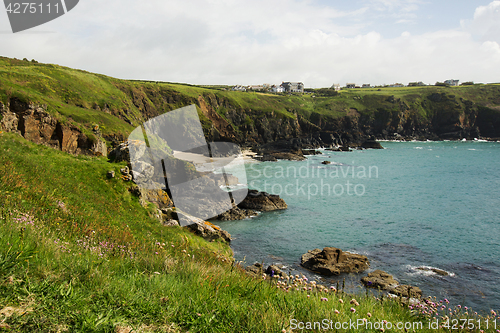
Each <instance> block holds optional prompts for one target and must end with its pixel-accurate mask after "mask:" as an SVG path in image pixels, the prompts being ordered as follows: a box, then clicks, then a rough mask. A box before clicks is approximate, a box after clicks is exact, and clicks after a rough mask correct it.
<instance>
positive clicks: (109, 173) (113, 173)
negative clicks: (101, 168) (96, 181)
mask: <svg viewBox="0 0 500 333" xmlns="http://www.w3.org/2000/svg"><path fill="white" fill-rule="evenodd" d="M106 177H108V178H109V179H111V178H115V172H114V171H112V170H111V171H108V173H107V174H106Z"/></svg>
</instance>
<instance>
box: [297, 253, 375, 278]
mask: <svg viewBox="0 0 500 333" xmlns="http://www.w3.org/2000/svg"><path fill="white" fill-rule="evenodd" d="M300 264H301V265H302V267H304V268H307V269H309V270H311V271H313V272H316V273H318V274H322V275H328V276H331V275H339V274H341V273H359V272H362V271H364V270H366V269H368V267H369V266H370V263H369V261H368V258H367V257H366V256H364V255H361V254H353V253H349V252H344V251H342V250H341V249H337V248H335V247H325V248H324V249H323V250H320V249H314V250H310V251H308V252H307V253H305V254H303V255H302V257H301V263H300Z"/></svg>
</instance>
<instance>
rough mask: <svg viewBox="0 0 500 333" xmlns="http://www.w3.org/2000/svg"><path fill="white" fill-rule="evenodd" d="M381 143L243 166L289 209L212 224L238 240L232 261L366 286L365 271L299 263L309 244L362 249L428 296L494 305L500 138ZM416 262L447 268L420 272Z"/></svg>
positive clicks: (499, 290) (499, 293) (499, 259)
mask: <svg viewBox="0 0 500 333" xmlns="http://www.w3.org/2000/svg"><path fill="white" fill-rule="evenodd" d="M383 146H384V147H385V148H386V149H384V150H363V151H354V152H330V151H323V153H324V154H323V155H316V156H310V157H309V158H308V159H307V161H300V162H297V161H279V162H261V163H249V164H246V165H245V167H246V172H247V181H248V183H249V187H250V188H255V189H258V190H261V191H267V192H269V193H274V194H279V195H280V196H281V197H282V198H283V199H284V200H285V201H286V202H287V204H288V209H287V210H283V211H277V212H267V213H262V214H259V215H258V216H257V217H254V218H251V219H247V220H243V221H228V222H218V224H219V225H220V226H221V227H222V228H223V229H225V230H227V231H229V232H230V233H231V235H232V236H233V238H234V240H233V241H232V245H231V246H232V248H233V250H234V254H235V258H236V260H237V261H244V262H245V263H246V264H247V265H250V264H253V263H254V262H264V263H265V264H271V263H277V264H281V265H285V266H286V267H287V270H290V271H291V272H296V271H298V272H300V273H303V274H306V275H307V276H309V277H310V278H313V279H317V280H320V281H322V283H324V284H330V283H331V284H336V282H337V281H342V280H343V279H344V278H345V279H346V281H347V287H348V288H350V289H351V290H352V291H354V292H356V291H359V292H363V291H362V288H361V287H360V286H361V285H360V283H359V279H360V278H361V277H363V276H365V275H366V272H365V273H361V274H349V275H341V276H340V277H334V278H324V277H320V276H318V275H316V274H314V273H311V272H308V271H307V270H304V269H302V268H301V267H300V265H299V263H300V257H301V255H302V254H304V253H306V252H307V251H308V250H311V249H315V248H323V247H326V246H333V247H338V248H341V249H342V250H344V251H350V252H355V253H360V254H364V255H366V256H367V257H368V258H369V260H370V270H369V271H371V270H375V269H382V270H385V271H387V272H389V273H390V274H392V275H393V276H394V277H395V278H396V279H397V280H399V281H400V283H402V284H411V285H415V286H418V287H420V288H421V289H422V291H423V293H424V295H426V296H429V295H431V296H436V297H438V299H443V298H448V299H449V300H450V301H451V302H452V304H455V305H457V304H462V305H466V306H469V307H472V308H473V309H474V310H476V311H489V309H499V308H500V282H499V278H498V277H499V276H500V143H494V142H470V141H468V142H384V143H383ZM323 161H330V162H331V163H330V164H329V165H325V164H322V162H323ZM422 266H426V267H435V268H439V269H442V270H445V271H447V272H449V273H450V275H449V276H440V275H437V274H434V273H432V274H431V273H429V272H424V271H421V270H417V269H416V268H417V267H422ZM369 271H368V272H369Z"/></svg>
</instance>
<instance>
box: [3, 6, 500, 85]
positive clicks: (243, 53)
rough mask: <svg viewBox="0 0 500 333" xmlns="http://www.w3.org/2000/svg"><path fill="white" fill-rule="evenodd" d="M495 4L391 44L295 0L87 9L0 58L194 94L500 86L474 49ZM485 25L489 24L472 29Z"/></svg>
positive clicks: (9, 44) (496, 65)
mask: <svg viewBox="0 0 500 333" xmlns="http://www.w3.org/2000/svg"><path fill="white" fill-rule="evenodd" d="M497 3H500V1H494V2H492V3H491V4H490V5H489V6H485V8H486V9H481V8H483V7H479V8H478V9H477V10H476V13H475V17H474V20H472V21H471V22H468V23H467V24H465V23H464V24H463V26H464V28H463V29H461V30H460V29H449V30H443V31H435V32H432V33H426V34H415V33H414V32H412V34H410V33H409V32H403V33H402V34H400V35H399V36H397V37H394V38H385V37H384V36H383V35H382V34H381V32H380V31H377V29H376V26H375V27H373V26H372V28H373V30H372V31H370V32H365V33H363V32H362V31H363V30H365V29H367V23H366V22H363V18H365V17H367V15H370V14H371V13H372V11H373V7H371V9H370V7H367V6H364V7H362V8H352V10H350V11H346V10H336V9H334V8H331V7H325V6H317V5H314V3H313V2H311V1H299V0H276V1H273V2H268V1H264V0H254V1H251V2H249V1H247V2H242V1H236V0H207V1H200V0H184V1H160V0H151V1H148V2H137V1H131V0H108V1H106V2H102V1H98V0H86V1H82V2H81V3H80V4H79V5H78V6H77V7H75V9H74V10H73V11H71V12H70V13H69V14H67V15H65V16H63V17H61V18H60V19H58V20H54V21H53V22H51V23H49V24H47V25H45V26H43V27H40V29H41V30H45V31H46V30H53V31H55V32H56V33H51V34H33V33H30V32H27V33H22V34H4V35H2V39H3V40H2V43H1V44H0V53H1V54H3V55H5V56H11V57H18V58H24V57H27V58H29V59H31V58H34V59H37V60H39V61H42V62H51V63H59V64H62V65H66V66H71V67H76V68H82V69H86V70H88V71H94V72H99V73H104V74H107V75H111V76H116V77H121V78H136V79H149V80H163V81H174V82H189V83H194V84H257V83H264V82H266V83H280V82H281V81H283V80H293V81H295V80H301V81H303V82H304V83H305V84H306V86H312V87H327V86H331V84H332V83H334V82H337V83H341V84H345V83H346V82H357V83H371V84H382V83H394V82H403V83H407V82H409V81H420V80H422V81H424V82H427V83H434V82H436V81H443V80H445V79H448V78H458V79H460V80H462V81H466V80H467V81H468V80H473V81H495V80H496V81H498V78H499V77H500V59H499V44H498V43H497V41H498V40H494V39H490V40H489V41H490V42H489V43H486V42H487V41H488V40H481V41H475V40H474V39H473V38H472V32H471V31H472V30H473V29H476V30H474V31H479V30H480V31H481V32H482V34H483V36H487V35H488V33H489V32H490V31H491V29H492V27H493V28H495V27H497V26H498V25H497V22H498V21H495V17H496V16H495V15H496V14H495V13H496V12H495V10H496V8H498V7H496V6H497ZM375 4H376V5H378V6H380V8H383V7H384V6H385V8H386V10H389V11H391V10H392V11H393V12H394V13H395V14H397V15H399V14H400V13H403V14H404V13H405V12H406V13H410V14H412V13H413V12H414V11H415V6H419V5H420V4H421V2H420V1H412V0H406V1H396V0H376V1H375V0H373V1H371V5H372V6H374V5H375ZM95 8H98V10H96V9H95ZM391 15H392V14H391ZM471 16H472V13H471ZM485 18H488V22H489V23H488V24H485V25H481V26H480V27H481V29H479V26H477V27H476V25H475V24H479V23H480V22H481V23H482V22H483V20H485ZM476 21H477V22H476ZM341 22H342V23H341ZM346 22H347V23H346ZM458 22H459V21H458V19H457V25H458Z"/></svg>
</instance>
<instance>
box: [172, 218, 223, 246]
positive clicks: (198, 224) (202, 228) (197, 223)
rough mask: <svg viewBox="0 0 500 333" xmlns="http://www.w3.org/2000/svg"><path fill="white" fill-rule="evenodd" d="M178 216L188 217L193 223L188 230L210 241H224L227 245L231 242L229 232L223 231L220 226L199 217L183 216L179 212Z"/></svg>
mask: <svg viewBox="0 0 500 333" xmlns="http://www.w3.org/2000/svg"><path fill="white" fill-rule="evenodd" d="M177 214H182V215H183V217H187V218H189V219H190V220H191V222H192V223H191V224H189V225H188V226H187V227H186V228H189V229H191V230H192V231H193V232H194V233H195V234H196V235H198V236H201V237H202V238H204V239H206V240H208V241H215V240H222V241H224V242H226V243H230V242H231V235H230V234H229V232H227V231H225V230H222V229H221V228H220V227H219V226H217V225H214V224H212V223H210V222H207V221H203V220H202V219H199V218H197V217H194V216H190V215H187V214H183V213H182V212H177Z"/></svg>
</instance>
